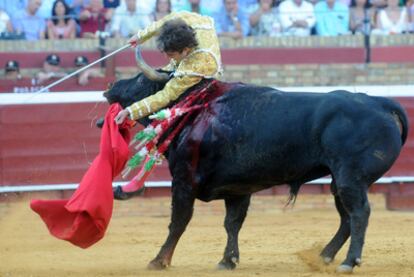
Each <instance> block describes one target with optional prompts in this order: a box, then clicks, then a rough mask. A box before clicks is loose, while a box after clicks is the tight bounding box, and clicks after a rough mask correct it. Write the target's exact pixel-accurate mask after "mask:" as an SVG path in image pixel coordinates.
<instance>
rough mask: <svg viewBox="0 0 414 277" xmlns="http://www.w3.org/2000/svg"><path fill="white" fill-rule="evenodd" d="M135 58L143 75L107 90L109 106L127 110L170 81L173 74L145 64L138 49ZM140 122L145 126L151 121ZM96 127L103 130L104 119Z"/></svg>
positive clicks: (119, 82) (120, 81) (120, 82)
mask: <svg viewBox="0 0 414 277" xmlns="http://www.w3.org/2000/svg"><path fill="white" fill-rule="evenodd" d="M135 58H136V61H137V65H138V68H140V69H141V70H142V73H139V74H138V75H137V76H135V77H134V78H131V79H125V80H119V81H117V82H115V84H114V85H113V86H112V87H110V88H109V89H108V90H106V91H105V92H104V94H103V96H104V97H105V98H106V99H107V101H108V103H109V104H113V103H119V104H120V105H121V106H122V107H123V108H126V107H128V106H130V105H132V104H133V103H135V102H137V101H140V100H142V99H144V98H146V97H148V96H150V95H153V94H155V93H156V92H158V91H159V90H161V89H163V88H164V86H165V84H166V83H167V81H168V80H169V78H170V73H171V72H165V71H162V70H155V69H153V68H151V67H150V66H149V65H148V64H146V63H145V61H144V59H143V58H142V55H141V51H140V49H139V48H138V47H137V51H136V55H135ZM139 122H140V123H141V124H143V125H148V124H149V119H148V118H144V119H142V120H139ZM96 125H97V126H98V127H99V128H101V127H102V125H103V119H102V118H101V119H99V120H98V121H97V122H96Z"/></svg>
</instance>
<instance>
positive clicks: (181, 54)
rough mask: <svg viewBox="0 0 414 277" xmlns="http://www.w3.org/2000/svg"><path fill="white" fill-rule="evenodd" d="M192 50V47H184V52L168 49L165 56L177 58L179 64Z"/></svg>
mask: <svg viewBox="0 0 414 277" xmlns="http://www.w3.org/2000/svg"><path fill="white" fill-rule="evenodd" d="M190 52H191V48H188V47H186V48H184V50H183V51H182V52H178V51H168V52H164V54H165V56H166V57H167V58H169V59H173V60H175V62H176V63H177V64H179V63H180V62H181V61H182V60H183V59H184V58H185V57H187V56H188V54H189V53H190Z"/></svg>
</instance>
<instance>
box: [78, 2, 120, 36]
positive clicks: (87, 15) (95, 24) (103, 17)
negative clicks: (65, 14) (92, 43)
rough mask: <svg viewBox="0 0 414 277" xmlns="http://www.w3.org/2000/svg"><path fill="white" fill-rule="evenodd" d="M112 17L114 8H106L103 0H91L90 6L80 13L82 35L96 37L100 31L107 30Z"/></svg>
mask: <svg viewBox="0 0 414 277" xmlns="http://www.w3.org/2000/svg"><path fill="white" fill-rule="evenodd" d="M111 18H112V9H105V8H104V6H103V2H102V0H90V4H89V6H88V7H87V8H85V9H84V10H82V12H81V13H80V15H79V20H80V27H81V37H83V38H95V37H96V36H97V32H98V31H100V32H103V31H105V28H106V24H107V23H108V22H109V21H110V20H111Z"/></svg>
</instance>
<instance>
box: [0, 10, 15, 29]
mask: <svg viewBox="0 0 414 277" xmlns="http://www.w3.org/2000/svg"><path fill="white" fill-rule="evenodd" d="M11 32H13V25H12V23H11V21H10V17H9V15H8V14H7V13H6V12H5V11H3V10H0V34H1V33H11Z"/></svg>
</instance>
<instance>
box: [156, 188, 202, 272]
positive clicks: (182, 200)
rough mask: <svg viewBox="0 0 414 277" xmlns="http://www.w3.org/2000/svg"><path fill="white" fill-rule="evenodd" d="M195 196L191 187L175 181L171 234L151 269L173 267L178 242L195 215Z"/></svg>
mask: <svg viewBox="0 0 414 277" xmlns="http://www.w3.org/2000/svg"><path fill="white" fill-rule="evenodd" d="M194 200H195V198H194V195H193V191H192V188H191V186H189V185H187V184H185V183H181V182H180V183H179V182H177V181H174V180H173V185H172V213H171V223H170V225H169V226H168V228H169V234H168V237H167V240H166V241H165V243H164V245H163V246H162V247H161V249H160V252H159V253H158V255H157V256H156V257H155V258H154V259H153V260H152V261H151V262H150V263H149V265H148V268H150V269H164V268H166V267H167V266H169V265H171V259H172V256H173V254H174V250H175V247H176V246H177V243H178V240H179V239H180V237H181V235H182V234H183V233H184V231H185V228H186V227H187V224H188V223H189V222H190V219H191V217H192V215H193V208H194Z"/></svg>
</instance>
